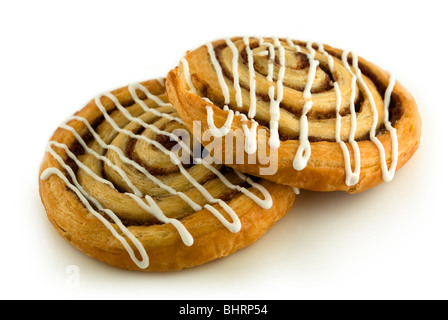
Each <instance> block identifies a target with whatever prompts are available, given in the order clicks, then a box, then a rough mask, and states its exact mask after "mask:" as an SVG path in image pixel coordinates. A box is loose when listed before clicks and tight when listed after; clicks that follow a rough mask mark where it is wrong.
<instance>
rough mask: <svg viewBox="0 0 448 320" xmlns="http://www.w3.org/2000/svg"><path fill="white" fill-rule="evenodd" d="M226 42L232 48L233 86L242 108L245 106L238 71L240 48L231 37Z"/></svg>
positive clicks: (237, 102) (239, 105)
mask: <svg viewBox="0 0 448 320" xmlns="http://www.w3.org/2000/svg"><path fill="white" fill-rule="evenodd" d="M226 43H227V45H228V46H229V48H230V50H232V53H233V58H232V75H233V86H234V88H235V91H236V94H235V99H236V105H237V106H238V107H239V108H241V107H243V97H242V96H241V86H240V75H239V72H238V57H239V55H238V49H237V48H236V46H235V44H234V43H233V41H232V40H231V39H229V38H227V39H226Z"/></svg>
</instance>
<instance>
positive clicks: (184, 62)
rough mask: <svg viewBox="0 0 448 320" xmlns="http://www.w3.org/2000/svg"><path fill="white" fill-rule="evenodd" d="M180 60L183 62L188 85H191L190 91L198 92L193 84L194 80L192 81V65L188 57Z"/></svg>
mask: <svg viewBox="0 0 448 320" xmlns="http://www.w3.org/2000/svg"><path fill="white" fill-rule="evenodd" d="M180 61H181V62H182V66H183V70H184V74H185V79H186V80H187V83H188V86H189V87H190V91H191V92H193V93H194V94H197V91H196V88H195V87H194V85H193V81H191V75H190V66H189V65H188V61H187V59H185V58H182V59H181V60H180Z"/></svg>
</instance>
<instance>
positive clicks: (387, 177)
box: [353, 54, 398, 182]
mask: <svg viewBox="0 0 448 320" xmlns="http://www.w3.org/2000/svg"><path fill="white" fill-rule="evenodd" d="M353 67H354V68H355V70H356V76H357V78H358V81H359V83H360V84H361V86H362V87H363V89H364V91H365V92H366V95H367V98H368V99H369V102H370V105H371V107H372V113H373V123H372V126H371V127H370V140H371V141H372V142H373V143H374V144H375V145H376V147H377V148H378V151H379V153H380V163H381V171H382V173H383V180H384V181H386V182H389V181H391V180H392V179H393V177H394V175H395V170H396V166H397V163H398V138H397V130H396V129H395V128H393V127H392V125H391V124H390V121H389V119H388V118H385V119H384V122H385V126H386V129H387V131H388V132H389V133H390V137H391V140H392V163H391V167H390V169H388V168H387V161H386V153H385V151H384V147H383V145H382V144H381V141H380V140H379V139H378V138H377V137H376V126H377V124H378V111H377V110H376V104H375V100H374V99H373V95H372V92H371V91H370V89H369V87H368V86H367V84H366V82H365V81H364V79H363V76H362V73H361V69H360V68H359V66H358V56H357V55H356V54H353ZM391 80H392V81H391ZM391 80H389V85H388V88H387V91H386V97H385V100H387V101H386V102H387V106H386V105H385V106H384V109H385V110H387V111H386V112H385V113H387V116H389V111H388V108H389V103H390V95H391V94H392V90H393V87H394V86H395V78H394V77H392V79H391ZM385 117H386V115H385Z"/></svg>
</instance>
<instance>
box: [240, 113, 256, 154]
mask: <svg viewBox="0 0 448 320" xmlns="http://www.w3.org/2000/svg"><path fill="white" fill-rule="evenodd" d="M251 123H252V124H251V127H250V129H249V128H248V126H247V124H245V123H244V124H243V131H244V139H245V143H244V150H245V151H246V152H247V153H248V154H254V153H255V152H257V127H258V122H256V121H254V120H252V121H251Z"/></svg>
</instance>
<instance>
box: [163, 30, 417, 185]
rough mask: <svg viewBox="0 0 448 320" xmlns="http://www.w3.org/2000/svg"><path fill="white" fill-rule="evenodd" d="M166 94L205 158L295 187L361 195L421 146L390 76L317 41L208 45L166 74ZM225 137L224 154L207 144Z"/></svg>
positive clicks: (404, 96) (409, 103) (410, 108)
mask: <svg viewBox="0 0 448 320" xmlns="http://www.w3.org/2000/svg"><path fill="white" fill-rule="evenodd" d="M167 94H168V98H169V100H170V102H171V103H172V104H173V105H174V107H175V108H176V110H177V112H178V114H179V116H180V117H181V118H182V120H183V121H184V122H185V125H186V126H187V127H188V128H189V129H190V130H192V131H194V133H195V134H196V137H197V138H198V139H201V142H202V143H203V144H204V146H205V147H206V148H208V149H210V152H211V153H212V154H213V156H214V157H219V159H220V160H221V161H223V163H224V164H226V165H228V166H231V167H232V168H234V169H237V170H240V171H242V172H245V173H248V174H251V175H255V176H259V177H263V178H265V179H268V180H271V181H274V182H277V183H282V184H286V185H290V186H293V187H296V188H303V189H309V190H314V191H335V190H342V191H347V192H350V193H357V192H361V191H363V190H366V189H368V188H371V187H373V186H376V185H378V184H380V183H381V182H383V181H390V180H391V179H392V178H393V176H394V174H395V172H396V170H397V169H399V168H400V167H402V166H403V165H404V164H405V163H406V162H407V161H408V160H409V159H410V158H411V156H412V155H413V154H414V153H415V151H416V150H417V148H418V146H419V141H420V130H421V119H420V115H419V113H418V109H417V106H416V103H415V101H414V99H413V97H412V96H411V94H410V93H409V92H408V91H407V90H406V89H405V88H404V87H403V86H402V85H401V84H400V83H399V82H398V81H396V79H395V77H394V76H393V75H390V74H389V73H387V72H385V71H383V70H382V69H380V68H379V67H377V66H375V65H374V64H372V63H371V62H369V61H366V60H365V59H363V58H361V57H358V55H357V54H355V53H353V52H349V51H343V50H340V49H336V48H333V47H330V46H328V45H323V44H320V43H313V42H302V41H295V40H291V39H289V38H288V39H279V38H255V37H235V38H232V39H230V38H227V39H222V40H217V41H214V42H210V43H207V44H206V45H203V46H201V47H199V48H197V49H195V50H193V51H191V52H187V53H186V55H185V57H184V58H183V59H182V60H181V62H180V63H179V65H178V66H177V67H176V68H175V69H173V70H171V71H170V72H169V74H168V76H167ZM195 121H199V124H200V130H199V129H196V130H193V129H194V124H195ZM197 128H199V126H197ZM206 132H210V133H211V135H212V136H213V138H212V139H209V140H207V139H205V138H204V134H205V133H206ZM236 132H238V134H237V133H236ZM210 133H209V134H210ZM241 133H242V135H243V136H244V139H240V136H241ZM229 136H230V137H231V139H230V140H229V141H232V144H231V147H230V149H229V146H228V144H226V145H225V146H224V139H222V141H221V142H220V143H222V146H221V147H219V148H217V147H216V146H217V145H219V144H220V143H208V142H207V141H215V140H217V139H218V138H226V139H227V138H228V137H229ZM210 145H212V146H213V147H210ZM211 149H213V150H211ZM241 150H244V156H242V157H239V156H238V153H239V152H240V151H241ZM267 169H269V170H267Z"/></svg>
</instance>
